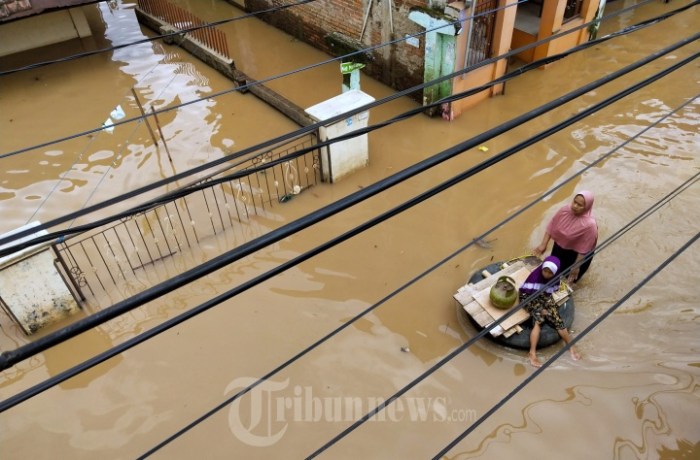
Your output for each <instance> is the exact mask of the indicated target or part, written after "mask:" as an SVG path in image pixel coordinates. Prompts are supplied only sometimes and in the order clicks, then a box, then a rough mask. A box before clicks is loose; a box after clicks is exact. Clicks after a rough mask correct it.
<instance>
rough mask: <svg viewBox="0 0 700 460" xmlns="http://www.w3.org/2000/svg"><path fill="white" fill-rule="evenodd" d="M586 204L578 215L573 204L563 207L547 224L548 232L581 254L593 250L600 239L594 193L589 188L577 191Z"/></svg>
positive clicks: (563, 246)
mask: <svg viewBox="0 0 700 460" xmlns="http://www.w3.org/2000/svg"><path fill="white" fill-rule="evenodd" d="M578 195H581V196H582V197H583V199H584V200H585V202H586V204H585V207H584V211H583V214H581V215H580V216H577V215H576V214H574V212H573V211H572V210H571V204H567V205H566V206H564V207H563V208H561V209H560V210H559V211H557V213H556V214H555V215H554V217H552V220H551V221H549V224H548V225H547V233H548V234H549V235H550V236H551V237H552V239H553V240H554V241H555V242H556V243H557V244H558V245H559V246H561V247H562V248H564V249H573V250H574V251H576V252H578V253H579V254H587V253H589V252H591V251H592V250H593V249H594V248H595V245H596V242H597V241H598V224H597V223H596V221H595V217H593V214H592V209H593V193H592V192H589V191H587V190H584V191H581V192H578V193H576V196H578Z"/></svg>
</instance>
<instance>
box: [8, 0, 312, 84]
mask: <svg viewBox="0 0 700 460" xmlns="http://www.w3.org/2000/svg"><path fill="white" fill-rule="evenodd" d="M100 1H101V0H97V1H95V3H99V2H100ZM315 1H316V0H300V1H298V2H296V3H289V4H287V5H280V6H275V7H272V8H268V9H266V10H259V11H254V12H252V13H247V14H244V15H241V16H236V17H235V18H227V19H222V20H219V21H214V22H208V23H206V24H202V25H200V26H195V27H189V28H187V29H179V30H177V31H176V32H170V33H167V34H160V35H155V36H153V37H148V38H144V39H141V40H136V41H133V42H129V43H122V44H121V45H113V46H110V47H107V48H102V49H98V50H92V51H86V52H84V53H78V54H74V55H72V56H66V57H63V58H60V59H53V60H50V61H42V62H37V63H35V64H30V65H27V66H24V67H18V68H16V69H9V70H0V77H4V76H5V75H10V74H13V73H17V72H24V71H27V70H33V69H37V68H39V67H45V66H47V65H51V64H58V63H61V62H68V61H74V60H76V59H80V58H84V57H89V56H94V55H96V54H101V53H108V52H110V51H116V50H120V49H123V48H128V47H130V46H136V45H142V44H144V43H150V42H154V41H157V40H161V39H164V38H170V37H177V36H180V35H185V34H188V33H190V32H196V31H197V30H200V29H208V28H210V27H216V26H220V25H223V24H228V23H230V22H234V21H240V20H242V19H248V18H251V17H255V16H258V15H262V14H268V13H275V12H277V11H280V10H285V9H287V8H292V7H294V6H300V5H305V4H307V3H312V2H315Z"/></svg>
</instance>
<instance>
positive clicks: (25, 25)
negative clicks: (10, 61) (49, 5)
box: [0, 8, 92, 56]
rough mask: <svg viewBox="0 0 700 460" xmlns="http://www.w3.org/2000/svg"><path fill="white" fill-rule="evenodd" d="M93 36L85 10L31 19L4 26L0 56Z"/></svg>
mask: <svg viewBox="0 0 700 460" xmlns="http://www.w3.org/2000/svg"><path fill="white" fill-rule="evenodd" d="M90 35H92V31H91V30H90V26H89V24H88V21H87V19H86V17H85V13H84V12H83V10H82V8H71V9H68V10H61V11H54V12H52V13H44V14H40V15H37V16H30V17H28V18H25V19H20V20H17V21H13V22H10V23H7V24H3V25H0V56H7V55H9V54H14V53H19V52H21V51H27V50H30V49H34V48H39V47H41V46H46V45H52V44H54V43H60V42H63V41H66V40H71V39H73V38H82V37H88V36H90Z"/></svg>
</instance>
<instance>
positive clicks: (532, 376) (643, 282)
mask: <svg viewBox="0 0 700 460" xmlns="http://www.w3.org/2000/svg"><path fill="white" fill-rule="evenodd" d="M698 237H700V233H696V234H695V236H693V237H692V238H690V239H689V240H688V241H687V242H686V243H685V244H683V245H682V246H681V247H680V248H678V249H677V250H676V252H674V253H673V254H671V255H670V256H669V257H668V258H667V259H666V260H664V261H663V262H662V263H661V264H659V265H658V266H657V267H656V268H655V269H654V270H652V271H651V273H649V274H648V275H647V276H646V277H644V279H642V280H641V281H640V282H639V283H637V285H635V286H634V287H633V288H632V289H630V290H629V291H628V292H627V293H626V294H625V295H624V296H622V297H621V298H620V299H619V300H618V301H617V302H615V304H614V305H612V306H611V307H610V308H608V309H607V310H606V311H604V312H603V313H602V314H601V315H600V316H598V317H597V318H596V319H594V320H593V321H592V322H591V324H589V325H588V326H586V328H584V329H583V330H582V331H581V332H580V333H579V334H577V335H576V336H575V337H572V339H571V343H569V344H566V345H564V346H563V347H562V348H561V349H560V350H559V351H557V352H556V353H554V354H553V355H552V357H551V358H550V359H548V360H547V361H545V362H544V363H542V366H541V367H539V368H537V369H535V371H534V372H533V373H532V374H530V375H529V376H527V377H526V378H525V379H524V380H523V381H522V382H521V383H520V384H518V385H517V386H516V387H515V388H513V390H511V391H510V393H508V394H507V395H506V396H505V397H504V398H502V399H501V400H500V401H499V402H498V403H497V404H495V405H494V406H492V407H491V408H490V409H489V410H487V411H486V412H485V413H484V415H482V416H481V417H479V419H478V420H476V421H475V422H474V423H472V424H471V425H470V426H469V428H467V429H466V430H465V431H464V432H463V433H462V434H460V435H459V436H457V437H456V438H455V439H454V440H453V441H452V442H450V443H449V444H448V445H447V446H445V447H444V448H443V449H442V450H441V451H440V452H438V454H437V455H435V457H433V460H437V459H440V458H442V457H443V456H445V455H446V454H447V453H448V452H449V451H450V450H452V448H454V447H455V446H456V445H457V444H459V442H460V441H462V440H463V439H464V438H466V437H467V436H469V434H471V433H472V432H473V431H474V430H475V429H476V428H478V427H479V426H480V425H481V424H482V423H483V422H484V421H486V420H487V419H488V418H489V417H491V415H493V414H494V413H495V412H496V411H497V410H498V409H500V408H501V407H503V405H504V404H505V403H507V402H508V401H510V400H511V399H512V398H513V396H515V395H516V394H518V393H519V392H520V390H522V389H523V388H525V386H527V385H528V384H529V383H530V382H532V381H533V380H534V379H535V378H537V377H538V376H539V375H540V374H542V372H544V370H545V369H546V368H547V367H549V366H550V365H551V364H552V363H554V362H555V361H556V360H557V359H559V358H560V357H561V356H562V355H563V354H564V353H566V352H567V351H568V350H569V349H570V348H571V347H572V346H573V345H575V344H576V343H578V341H579V340H581V339H582V338H583V337H585V336H586V335H588V334H589V333H590V332H591V331H593V330H594V329H595V328H596V327H598V325H599V324H600V323H601V322H603V320H605V319H606V318H607V317H608V316H610V315H611V314H612V313H614V312H615V311H616V310H617V309H618V308H619V307H620V306H621V305H622V304H624V303H625V302H626V301H627V300H629V299H630V297H632V296H633V295H634V294H636V293H637V291H639V290H640V289H641V288H642V287H644V286H645V285H646V284H647V283H648V282H649V281H651V280H652V279H653V278H654V277H655V276H656V275H658V274H659V273H660V272H661V271H662V270H663V269H664V268H666V267H667V266H668V265H669V264H671V262H673V261H674V260H676V258H677V257H678V256H679V255H681V254H683V253H684V252H685V251H687V250H688V248H690V247H691V246H692V245H693V244H695V243H696V242H697V240H698Z"/></svg>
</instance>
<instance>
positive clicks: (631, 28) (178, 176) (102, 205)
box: [0, 0, 700, 254]
mask: <svg viewBox="0 0 700 460" xmlns="http://www.w3.org/2000/svg"><path fill="white" fill-rule="evenodd" d="M697 1H700V0H696V3H697ZM637 6H639V5H637ZM690 6H692V4H689V5H686V6H684V7H682V8H680V9H677V10H674V11H672V12H669V13H666V14H664V15H661V16H658V17H656V18H652V19H650V20H646V21H642V22H640V23H638V24H635V25H632V26H629V27H626V28H625V29H623V30H622V31H619V32H616V33H613V34H609V35H607V36H605V37H601V38H600V39H597V40H596V41H591V42H588V43H586V44H582V45H579V46H577V47H575V48H574V49H572V50H570V51H569V52H567V53H560V54H559V55H555V56H552V57H550V58H547V59H543V60H540V61H537V62H552V61H553V60H556V59H559V58H561V57H563V56H566V55H568V54H569V53H571V52H574V50H576V51H578V50H580V49H584V48H585V47H589V46H592V45H593V44H596V43H599V41H598V40H600V41H603V40H608V39H610V38H612V37H614V36H618V35H619V34H624V33H629V32H632V31H634V30H637V29H639V28H641V27H646V26H648V25H651V24H654V23H657V22H659V21H661V20H664V19H667V18H668V17H671V16H672V15H675V14H677V13H679V12H681V11H683V10H685V9H687V8H689V7H690ZM622 11H624V10H622ZM622 11H618V12H616V13H615V14H620V13H621V12H622ZM613 15H614V14H613ZM613 15H609V16H606V17H604V18H601V20H605V19H607V18H609V17H611V16H613ZM593 22H596V21H592V22H591V23H593ZM591 23H587V24H583V25H582V26H580V27H584V26H587V25H589V24H591ZM577 29H578V28H574V29H571V30H569V31H567V32H565V33H564V34H566V33H571V32H573V31H575V30H577ZM554 38H557V36H556V35H555V36H551V37H549V38H548V39H545V40H543V42H546V41H549V40H551V39H554ZM537 44H538V42H535V43H533V44H531V45H528V46H526V47H523V48H521V49H517V50H513V51H511V53H514V52H520V51H522V49H524V48H528V47H530V46H535V45H537ZM504 57H505V55H502V56H499V57H494V58H490V59H487V60H485V61H482V62H481V63H479V64H476V65H474V66H471V67H469V68H465V69H463V70H462V71H458V72H455V73H453V74H451V75H447V76H444V77H441V78H438V79H436V80H433V81H432V82H429V83H424V84H422V85H418V86H420V87H422V86H427V85H428V84H435V83H436V82H439V81H443V80H444V79H448V78H452V77H454V76H456V75H459V74H461V73H464V72H467V71H470V70H472V69H474V68H477V67H480V66H482V65H485V64H488V63H490V62H495V61H497V60H500V59H502V58H504ZM532 68H534V67H530V68H529V69H528V70H530V69H532ZM523 71H524V70H523V69H518V71H516V72H515V73H516V74H517V73H518V72H523ZM485 87H487V86H486V85H485V86H484V88H485ZM409 91H411V89H409V90H406V92H409ZM402 93H403V92H402ZM402 93H397V94H394V95H392V96H389V97H387V98H384V99H382V100H379V101H376V102H375V103H372V104H368V105H367V106H363V107H361V108H359V109H356V110H354V111H349V112H346V113H344V114H340V115H338V116H337V117H333V118H332V119H329V120H326V121H325V122H324V123H329V122H334V121H337V120H336V118H337V119H338V120H339V119H342V118H344V117H346V116H349V115H351V114H354V113H359V111H362V110H364V109H365V108H370V107H373V106H375V105H379V104H382V103H384V102H387V101H389V100H393V99H394V98H396V97H399V96H401V95H402ZM460 94H462V95H468V94H472V92H469V91H466V92H463V93H460ZM456 97H458V96H457V95H456V96H453V98H456ZM462 97H465V96H462ZM451 100H452V99H451ZM439 103H441V102H439ZM419 112H420V110H414V113H419ZM395 119H397V120H399V119H401V116H398V117H395ZM321 124H323V123H321V122H319V123H317V124H315V125H312V126H309V127H307V128H302V129H301V130H298V131H296V132H295V133H290V134H291V135H300V133H302V131H303V132H308V131H310V130H313V129H315V128H317V127H318V125H321ZM373 126H379V125H373ZM290 134H287V135H284V136H280V137H278V138H276V139H272V140H269V141H266V142H263V143H261V144H258V145H256V146H253V147H251V148H248V149H244V150H243V151H240V152H238V153H236V154H234V155H229V156H225V157H223V158H221V159H219V160H215V161H212V162H210V163H207V164H205V165H202V166H200V167H196V168H193V169H191V170H189V171H186V172H184V173H181V174H176V175H174V176H171V177H170V178H168V179H163V180H161V181H157V182H155V183H152V184H150V185H147V186H145V187H141V188H140V189H137V190H134V191H131V192H129V193H127V194H122V195H120V196H117V197H115V198H112V199H109V200H106V201H103V202H102V203H98V204H96V205H93V206H91V207H89V208H87V209H85V208H83V209H82V210H81V211H78V212H74V213H71V214H69V215H67V216H64V217H63V218H58V219H54V220H52V221H49V222H46V223H44V224H42V225H40V226H35V227H33V228H31V229H27V230H23V231H20V232H16V233H14V234H13V235H12V236H9V237H5V238H3V239H0V245H4V246H7V244H6V243H8V242H11V241H13V240H15V239H19V238H21V237H23V236H28V235H30V234H32V233H33V232H36V231H38V230H40V229H46V228H50V227H52V226H55V225H58V224H60V223H63V222H66V221H68V220H71V219H73V220H75V219H76V218H77V217H79V216H82V215H85V214H89V213H91V212H94V211H96V210H99V209H102V208H105V207H108V206H111V205H113V204H116V203H118V202H121V201H124V200H126V199H129V198H131V197H133V196H136V195H139V194H142V193H145V192H147V191H150V190H153V189H155V188H157V187H160V186H163V185H167V184H168V183H170V182H172V181H175V180H179V179H181V178H183V177H187V176H189V175H192V174H195V173H196V172H200V171H202V170H205V169H209V168H211V167H213V166H215V165H218V164H220V163H222V162H224V161H230V160H231V159H233V158H234V157H236V158H237V157H240V156H243V155H245V154H249V153H251V152H252V151H255V150H256V149H259V148H261V147H264V146H269V145H274V143H276V142H278V141H282V140H284V139H285V138H287V137H288V136H290ZM356 135H359V132H355V133H354V134H350V135H348V136H347V137H353V136H356ZM344 138H345V136H343V137H339V138H336V139H333V140H330V141H327V144H330V143H333V142H338V141H340V140H342V139H344ZM319 145H320V144H317V145H316V146H315V147H318V146H319ZM140 208H141V209H143V207H140ZM133 212H141V211H140V209H139V208H137V209H134V210H133ZM123 215H124V213H121V214H120V215H118V216H112V217H111V219H118V218H120V216H123ZM109 221H110V217H108V218H105V219H102V220H99V221H93V227H94V226H97V225H103V224H104V222H109ZM98 223H99V224H98ZM80 228H81V227H76V229H73V231H72V232H71V233H77V232H78V231H80V230H77V229H80ZM64 236H65V233H61V232H59V234H58V235H57V234H56V233H54V234H49V235H47V236H46V237H44V239H43V241H49V240H50V239H53V238H57V237H59V238H63V237H64ZM32 241H34V240H32ZM29 244H30V242H25V243H24V245H23V247H27V246H28V245H29ZM17 249H18V247H17V246H13V247H6V248H5V249H4V250H3V251H2V252H4V253H6V254H7V253H10V252H12V251H14V250H17Z"/></svg>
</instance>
